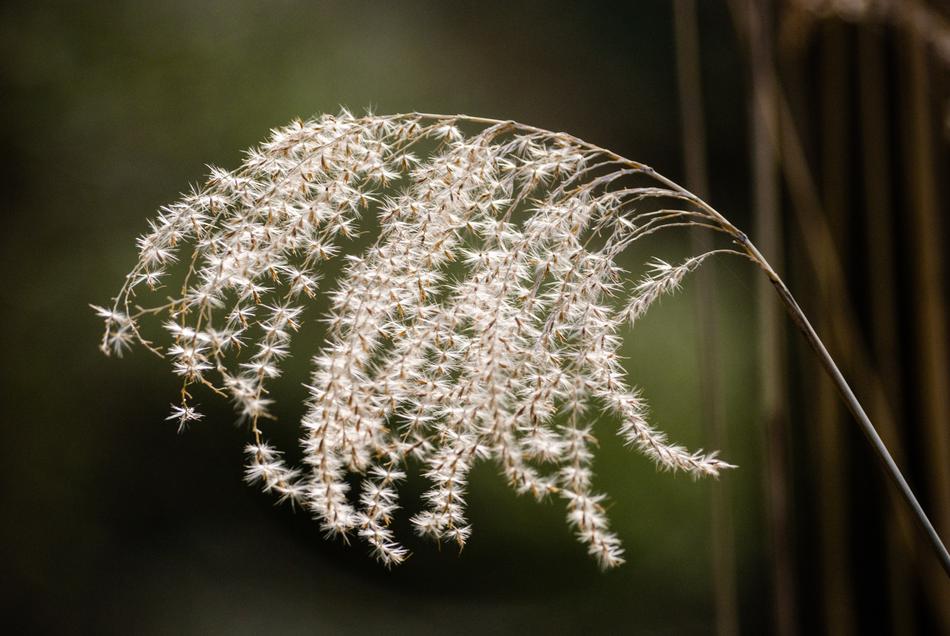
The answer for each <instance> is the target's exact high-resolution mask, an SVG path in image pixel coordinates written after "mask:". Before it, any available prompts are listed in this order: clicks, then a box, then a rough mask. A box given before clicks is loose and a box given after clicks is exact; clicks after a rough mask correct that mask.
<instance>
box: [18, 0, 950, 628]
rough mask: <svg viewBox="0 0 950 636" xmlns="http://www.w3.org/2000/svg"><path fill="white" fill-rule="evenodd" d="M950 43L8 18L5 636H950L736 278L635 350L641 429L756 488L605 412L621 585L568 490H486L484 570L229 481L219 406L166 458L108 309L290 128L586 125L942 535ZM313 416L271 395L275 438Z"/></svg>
mask: <svg viewBox="0 0 950 636" xmlns="http://www.w3.org/2000/svg"><path fill="white" fill-rule="evenodd" d="M697 5H698V6H697ZM948 17H950V13H948V11H947V5H946V4H943V3H941V2H938V1H936V0H935V1H933V2H927V1H925V0H914V1H913V2H896V1H893V2H887V1H882V0H878V1H873V0H851V1H840V2H835V1H832V0H797V1H795V2H791V1H784V2H758V1H755V0H737V1H736V2H732V3H727V2H718V1H716V2H713V1H709V2H707V1H700V2H692V1H688V0H678V1H677V2H673V3H669V2H660V1H642V2H626V3H580V2H577V3H574V2H523V3H514V2H477V3H467V2H386V3H383V2H378V3H369V2H305V1H290V0H275V1H272V2H253V1H251V0H231V1H223V0H221V1H212V0H207V1H194V0H187V1H186V0H167V1H164V2H151V3H150V2H133V1H130V0H125V1H119V2H65V1H64V2H54V3H50V2H43V1H39V0H36V1H33V2H20V3H5V4H4V5H3V8H2V9H0V53H2V54H0V87H2V88H0V93H2V95H3V97H2V99H0V115H2V120H0V121H2V123H0V139H2V142H3V154H4V159H5V161H4V169H3V171H2V174H3V188H2V190H0V201H2V207H3V228H2V230H0V262H2V265H3V267H2V269H3V277H4V282H3V287H2V291H0V311H2V316H3V318H2V320H3V323H2V329H0V334H2V335H0V338H2V340H0V343H2V351H3V364H2V365H0V374H2V376H0V387H2V389H0V391H2V402H0V403H2V405H3V409H2V413H3V418H2V419H3V444H2V447H0V448H2V450H0V480H2V481H0V510H2V511H3V513H2V522H0V564H2V565H0V585H2V587H3V590H2V594H0V608H2V616H3V623H4V626H5V627H4V631H5V632H6V633H11V634H14V633H15V634H19V633H90V634H112V633H115V634H215V633H226V634H261V633H273V634H283V633H290V634H297V633H318V634H336V633H354V634H362V633H409V634H427V633H434V634H447V633H453V634H455V633H459V634H461V633H472V634H476V633H489V634H509V633H511V634H515V633H517V634H522V633H551V634H554V633H566V634H570V633H577V634H591V633H648V634H708V633H719V634H734V633H739V632H745V633H750V634H758V633H779V634H794V633H833V634H845V635H846V634H857V633H861V634H868V633H941V632H942V633H950V619H948V616H947V611H948V608H950V588H948V584H947V578H946V576H945V575H943V574H942V573H941V571H940V570H939V568H938V566H937V565H936V560H935V559H934V557H933V555H932V554H931V553H929V552H927V550H926V546H925V544H924V543H923V540H922V538H921V536H920V535H919V534H918V533H917V531H916V529H915V528H913V526H911V525H910V524H909V521H908V517H907V516H906V514H905V513H904V512H903V511H902V509H901V508H900V506H899V505H896V504H895V502H894V500H893V497H892V496H891V495H892V491H891V490H890V489H889V484H887V483H886V482H885V480H884V478H883V473H882V471H881V470H880V469H879V467H878V465H877V464H876V460H875V458H874V457H873V456H872V455H871V454H870V453H869V451H868V448H867V445H866V444H865V442H864V440H863V439H862V438H861V437H860V435H858V434H857V433H856V428H855V427H854V426H853V424H852V422H851V421H850V420H849V419H848V417H847V416H846V413H845V412H844V411H843V409H842V408H841V407H840V406H838V402H837V399H836V396H835V395H834V393H833V391H832V389H831V388H830V385H829V384H828V383H827V382H825V381H824V380H823V379H822V377H821V375H820V373H819V370H818V367H817V366H816V365H815V363H814V362H813V361H812V359H811V358H810V356H809V355H808V353H807V352H806V351H804V349H803V348H802V347H801V344H800V342H799V339H798V337H797V334H795V333H793V332H792V330H791V328H790V326H789V325H788V324H787V323H786V321H785V319H784V317H783V316H782V315H781V314H780V313H778V311H779V309H778V305H777V304H776V303H775V300H774V298H772V296H771V295H763V294H762V289H761V287H760V284H759V280H758V275H757V274H756V272H754V271H751V269H750V267H749V266H747V265H745V264H743V263H739V262H728V263H727V262H723V263H721V264H717V265H716V266H715V268H714V270H713V272H712V273H711V274H709V275H706V276H703V277H701V278H699V279H698V280H694V281H691V282H690V283H688V284H687V285H686V288H685V291H684V293H682V294H680V295H678V296H675V297H672V298H669V299H667V300H665V301H664V302H663V304H662V305H661V306H659V307H657V308H655V309H654V310H653V312H652V313H651V314H650V315H649V316H648V317H647V318H645V319H644V321H643V322H642V323H641V324H640V325H639V326H638V327H637V330H636V331H635V332H633V333H631V334H629V336H628V338H627V342H626V344H625V348H624V354H625V355H626V356H627V357H628V364H627V367H628V371H629V374H630V377H631V378H632V379H633V381H634V382H635V383H636V384H638V385H639V386H640V387H642V388H643V391H644V394H645V395H646V397H647V398H648V399H649V401H650V402H651V404H652V411H653V417H654V419H655V421H656V422H657V423H658V424H659V425H660V426H661V427H662V428H664V429H665V430H667V431H669V432H670V434H671V435H672V436H673V437H674V438H675V439H676V440H679V441H682V442H684V443H686V444H687V445H689V446H691V447H701V446H706V447H720V448H721V449H722V452H723V455H724V456H725V457H726V458H727V459H728V460H730V461H733V462H734V463H737V464H739V465H740V469H739V470H736V471H733V472H730V473H729V474H727V475H725V476H724V477H723V478H722V479H721V480H720V481H719V482H718V483H709V482H698V483H697V482H692V481H691V480H689V479H688V478H683V477H681V476H680V477H674V476H670V475H668V474H658V473H656V472H655V471H654V468H653V466H652V465H651V464H650V462H648V461H647V460H645V459H644V458H642V457H640V456H638V455H637V454H635V453H632V452H629V451H628V450H626V449H624V448H622V446H621V444H620V442H619V440H617V438H616V437H615V436H613V434H612V430H611V429H612V428H615V422H610V421H604V422H601V423H599V424H598V428H597V430H598V433H599V436H600V439H601V442H602V443H601V446H600V448H599V451H598V452H599V455H598V459H597V462H596V465H595V469H596V471H597V474H598V484H599V486H600V488H601V489H603V490H606V491H607V492H608V493H610V495H611V499H610V516H611V519H612V521H613V523H614V525H615V527H616V529H617V531H618V533H619V535H620V537H621V538H622V540H623V541H624V543H625V545H626V548H627V556H628V563H627V564H626V565H624V566H623V567H621V568H619V569H617V570H615V571H611V572H608V573H602V572H600V571H599V570H598V569H597V567H596V565H595V564H594V563H593V562H592V561H591V560H590V559H588V558H587V557H586V555H585V554H584V549H583V548H582V547H581V546H580V545H579V544H577V543H576V542H575V541H574V540H573V538H572V537H571V536H570V532H569V531H568V529H567V527H566V525H565V523H564V520H563V506H562V504H561V503H560V502H559V501H556V500H555V501H552V502H549V503H547V504H540V505H539V504H537V503H535V502H533V501H532V500H530V499H527V498H518V497H517V496H516V495H515V494H513V493H512V492H511V491H510V489H508V488H507V487H506V485H505V484H504V480H503V478H502V477H500V476H499V475H498V474H497V470H496V469H495V468H494V467H493V466H490V465H485V466H481V467H480V468H479V469H477V470H476V472H475V475H474V476H473V479H472V486H471V519H472V521H473V524H474V534H473V537H472V540H471V541H470V543H469V545H468V546H467V547H466V549H465V551H464V552H463V553H462V554H461V555H459V554H457V553H456V551H455V550H454V549H446V548H443V549H442V550H441V551H440V550H439V549H438V548H437V546H434V545H432V544H428V543H424V542H411V543H410V545H411V547H412V548H413V550H414V555H413V557H412V558H411V559H410V561H409V562H408V563H407V564H405V565H404V566H402V567H399V568H397V569H395V570H392V571H387V570H385V569H384V568H382V567H380V566H378V565H376V564H375V563H374V562H373V561H372V560H371V559H370V558H368V557H367V556H366V554H365V550H364V549H363V547H362V546H361V545H358V544H357V545H355V546H353V547H350V548H345V547H343V546H341V545H340V543H339V542H331V541H326V540H324V539H323V538H322V537H321V536H320V533H319V530H318V528H317V527H316V525H315V524H314V523H313V522H312V521H311V520H310V519H309V518H308V516H307V515H306V514H302V513H299V512H298V513H296V514H295V513H293V512H292V511H290V510H289V509H287V508H284V507H280V508H276V507H274V506H273V505H272V503H271V499H270V498H269V497H268V496H266V495H263V494H261V493H259V492H257V491H256V490H254V489H251V488H247V487H245V486H244V485H243V483H242V466H241V461H242V453H241V448H242V446H243V444H244V443H245V441H246V436H247V434H246V431H244V430H242V429H240V428H238V427H235V426H234V425H233V416H232V415H231V414H230V412H229V409H228V407H227V405H224V404H220V405H217V406H213V403H212V402H211V400H210V399H206V400H204V404H205V406H206V409H208V410H210V412H209V413H208V416H207V417H206V419H205V420H204V421H202V422H201V423H200V425H196V426H194V427H192V429H191V430H189V431H188V432H187V433H185V434H181V435H178V434H176V430H175V429H176V427H175V425H174V424H173V423H171V422H165V421H164V419H163V418H164V417H165V415H166V414H167V411H168V405H169V402H172V401H174V399H175V394H176V383H175V380H174V378H173V377H172V376H171V374H170V373H168V369H167V367H166V363H165V362H164V361H162V360H159V359H157V358H154V357H151V356H150V355H148V354H147V353H145V352H143V351H135V352H134V353H133V354H132V355H130V356H128V357H126V358H124V359H122V360H115V359H107V358H105V357H103V356H102V355H101V354H100V353H99V351H98V350H97V343H98V337H99V333H100V331H99V330H100V327H101V323H100V321H99V320H98V319H97V318H96V317H95V316H94V315H93V313H92V311H91V310H90V309H89V308H88V306H87V303H90V302H92V303H99V304H105V303H107V302H108V300H109V298H110V297H111V295H112V294H114V293H115V291H116V290H117V289H118V287H119V285H120V283H121V281H122V278H123V276H124V275H125V272H127V271H128V270H129V269H130V268H131V266H132V264H133V262H134V260H135V258H136V251H135V248H134V238H135V236H137V235H138V234H139V233H141V232H143V231H144V230H145V228H146V218H147V217H148V216H150V215H151V214H152V213H153V211H154V210H156V209H157V208H158V206H160V205H161V204H163V203H168V202H171V201H173V200H174V199H175V198H176V197H177V193H178V192H180V191H182V190H184V189H185V188H186V187H187V185H188V184H190V183H195V182H198V181H200V180H202V179H203V177H204V175H205V174H206V170H207V169H206V167H205V166H206V164H209V163H214V164H219V165H222V166H224V167H228V168H232V167H234V166H236V165H237V164H238V163H239V161H240V158H241V151H242V149H244V148H247V147H249V146H251V145H253V144H255V143H256V142H258V141H259V140H261V139H262V138H263V137H264V136H265V135H266V134H267V131H268V130H269V128H271V127H273V126H277V125H281V124H283V123H285V122H287V121H289V120H290V119H292V118H294V117H307V116H309V115H312V114H318V113H322V112H326V111H330V112H334V111H336V110H338V109H339V107H340V106H346V107H349V108H351V109H354V110H357V111H359V110H362V109H364V108H366V107H371V108H373V109H374V110H375V111H377V112H381V113H391V112H404V111H412V110H420V111H429V112H446V113H457V112H464V113H469V114H477V115H485V116H490V117H497V118H513V119H517V120H521V121H524V122H526V123H531V124H534V125H538V126H542V127H546V128H551V129H555V130H565V131H569V132H571V133H573V134H575V135H577V136H579V137H581V138H584V139H587V140H590V141H592V142H595V143H598V144H600V145H602V146H606V147H609V148H611V149H614V150H616V151H618V152H620V153H621V154H624V155H626V156H629V157H631V158H634V159H637V160H639V161H643V162H646V163H649V164H651V165H653V166H654V167H656V168H657V169H658V170H660V171H661V172H662V173H664V174H666V175H668V176H671V177H673V178H675V179H678V180H681V181H684V182H687V183H688V185H690V186H691V187H694V188H695V189H697V190H698V191H704V192H705V193H706V194H707V196H708V197H709V199H710V200H711V201H712V202H713V204H714V205H716V206H717V207H718V208H719V209H720V210H723V211H725V212H726V213H727V215H729V216H730V218H731V219H732V220H733V221H734V222H735V223H736V224H737V225H739V226H740V227H744V228H748V230H749V232H750V234H751V235H753V236H755V237H758V241H759V243H760V245H761V246H762V247H763V251H765V252H766V255H767V256H769V257H770V258H772V259H773V262H774V264H775V265H776V267H777V268H778V269H779V270H780V271H782V272H786V273H787V274H788V280H789V283H790V286H791V287H792V289H793V291H794V292H796V294H798V295H799V297H800V301H801V303H802V305H803V306H804V308H805V310H806V313H808V314H809V315H811V316H812V317H813V318H814V319H815V323H816V326H817V328H818V330H819V332H820V333H821V334H822V335H823V336H825V337H827V340H828V344H829V346H830V348H831V349H832V352H833V353H834V354H835V355H836V357H838V358H839V360H840V361H841V362H842V366H843V368H844V369H845V372H846V374H847V375H848V376H849V377H850V378H852V379H853V380H854V382H855V389H856V391H857V393H858V394H859V396H860V397H861V398H862V400H863V401H865V402H866V404H867V407H868V409H869V410H870V411H871V414H872V418H873V419H874V420H875V421H876V422H877V423H878V425H879V427H880V428H881V429H882V434H883V435H884V437H885V439H886V440H887V441H888V443H889V444H890V445H891V446H892V448H894V450H895V456H896V457H897V459H898V461H899V462H900V463H901V465H902V466H903V467H904V468H905V470H906V474H907V476H908V479H909V480H910V481H911V483H912V485H913V486H914V487H915V489H916V490H917V491H918V493H919V495H920V496H921V498H922V501H923V503H924V505H925V507H926V508H927V509H928V510H929V511H931V513H932V517H933V519H934V522H935V524H936V525H937V527H938V529H939V530H940V531H941V532H942V534H943V536H944V537H945V538H946V537H950V477H948V470H950V429H948V421H950V402H948V399H950V381H948V377H950V375H948V365H950V358H948V346H947V337H948V332H947V330H948V321H947V313H946V311H947V310H946V301H947V297H948V295H947V294H948V288H947V283H946V281H945V278H944V274H945V273H946V271H947V263H946V261H947V257H946V253H945V248H946V246H947V245H948V244H950V243H948V238H947V225H948V223H947V212H948V204H947V200H948V194H950V193H948V181H950V179H948V177H950V169H948V168H950V162H948V152H947V149H948V130H950V106H948V103H950V102H948V97H950V80H948V73H947V69H948V67H950V29H948V26H947V25H948V22H947V20H948ZM697 157H698V158H701V159H703V160H704V161H699V162H697V161H696V158H697ZM690 240H691V239H690V237H689V236H688V235H683V236H679V237H676V236H671V237H670V238H668V239H662V240H658V241H654V242H652V243H649V244H646V243H644V244H642V245H643V246H642V247H638V248H637V250H636V252H635V253H631V254H630V255H629V259H630V263H629V265H630V267H631V269H634V270H635V269H636V267H638V263H642V262H644V261H646V260H647V259H648V258H649V257H650V256H652V255H654V254H656V255H660V256H665V257H668V258H674V257H676V255H682V254H685V253H687V252H688V251H689V250H690V246H691V243H690ZM766 291H768V290H766ZM769 293H770V292H769ZM697 298H699V299H700V300H702V302H697ZM296 365H297V366H296V367H295V370H296V371H295V372H296V373H297V376H296V377H298V378H300V380H301V381H302V380H304V379H306V372H307V361H306V358H305V357H303V358H302V359H299V360H298V361H297V362H296ZM300 395H301V391H300V389H299V387H297V388H295V387H294V386H292V385H288V386H287V388H286V395H284V396H278V398H281V397H285V398H287V399H284V400H280V399H278V403H281V402H283V404H285V406H284V407H282V409H283V410H281V411H279V412H278V415H279V416H280V426H281V429H280V430H279V431H277V432H275V433H274V435H275V436H276V437H277V438H278V439H279V440H282V441H284V442H285V443H284V446H292V445H293V442H294V439H295V437H296V424H295V421H294V420H295V418H296V417H299V412H297V411H296V410H295V408H294V400H296V399H297V398H298V397H299V396H300ZM297 408H298V409H299V406H298V407H297ZM419 488H420V486H419V484H418V483H416V482H413V483H410V484H409V487H408V490H409V491H410V492H418V490H419ZM409 501H412V499H411V497H410V498H409ZM404 529H405V528H404ZM8 630H9V631H8ZM943 630H948V631H943Z"/></svg>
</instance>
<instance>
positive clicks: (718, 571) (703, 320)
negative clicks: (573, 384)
mask: <svg viewBox="0 0 950 636" xmlns="http://www.w3.org/2000/svg"><path fill="white" fill-rule="evenodd" d="M673 27H674V35H675V41H676V61H677V65H676V66H677V79H678V86H679V94H680V107H681V116H682V123H683V127H682V128H683V159H684V163H685V168H686V184H687V187H689V188H690V189H691V190H692V191H694V192H698V193H699V195H700V196H702V197H706V196H708V194H709V184H708V178H707V173H708V171H707V168H706V131H705V127H704V125H703V97H702V77H701V73H700V70H699V63H700V52H699V50H700V49H699V32H698V31H699V29H698V26H697V18H696V1H695V0H676V2H675V3H674V4H673ZM690 239H691V244H692V249H693V252H694V253H696V254H706V253H707V252H709V251H710V250H712V249H713V240H712V236H711V235H710V233H709V232H706V231H703V228H700V227H694V228H692V229H691V231H690ZM714 277H715V270H714V269H712V263H710V264H708V265H707V266H706V267H704V268H702V269H701V270H700V271H698V272H697V273H696V292H697V293H696V314H697V317H698V320H697V325H698V330H699V331H698V343H699V347H698V355H699V367H700V378H699V380H700V391H701V393H702V400H703V404H704V405H705V408H706V411H707V416H706V417H704V418H703V421H704V423H705V426H706V438H707V439H708V441H709V445H710V446H711V447H712V448H722V447H724V446H725V443H724V442H725V438H726V431H725V426H724V425H723V419H724V418H723V412H722V401H721V399H720V398H719V395H720V382H719V377H720V370H719V369H718V368H717V360H718V359H719V355H718V335H717V331H718V320H717V316H716V312H715V310H714V308H715V303H714V302H713V301H714V300H715V299H714V292H713V289H714V284H715V280H714ZM726 488H727V484H726V482H724V481H717V482H715V483H713V484H712V485H711V487H710V490H711V493H710V495H711V497H710V508H711V519H710V531H711V535H712V540H711V548H712V570H713V572H712V574H713V579H712V586H713V591H714V598H715V606H716V633H717V634H719V635H720V636H727V635H730V634H738V633H739V611H738V602H737V600H736V577H735V533H734V530H733V520H732V514H731V509H730V504H731V498H730V496H729V492H728V491H727V490H726Z"/></svg>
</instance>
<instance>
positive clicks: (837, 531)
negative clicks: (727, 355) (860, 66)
mask: <svg viewBox="0 0 950 636" xmlns="http://www.w3.org/2000/svg"><path fill="white" fill-rule="evenodd" d="M846 37H847V34H846V33H845V32H844V27H843V25H842V24H841V23H840V22H838V21H836V20H829V21H827V22H825V23H823V24H822V30H821V59H820V62H819V64H820V68H819V75H820V78H819V87H820V89H819V91H820V92H819V94H818V102H819V109H820V117H821V119H820V122H821V124H820V130H821V136H820V137H821V143H820V146H819V149H820V152H821V167H822V190H823V192H822V195H823V196H822V201H823V204H824V210H825V213H826V215H827V216H826V218H827V219H828V223H829V224H830V229H831V238H832V241H831V242H830V243H825V244H823V245H822V247H823V248H824V249H823V250H822V251H820V253H819V256H820V258H821V265H820V266H819V267H818V268H817V278H818V283H819V284H818V285H817V286H815V287H814V288H813V289H812V293H811V299H812V300H813V302H814V305H815V306H820V307H830V306H832V305H834V304H835V303H836V302H837V298H835V296H834V294H833V292H832V291H831V286H830V285H828V283H827V282H826V280H827V278H828V275H827V272H828V271H829V270H830V269H831V267H830V266H829V265H828V264H827V263H829V262H831V261H833V260H835V259H836V258H841V260H842V261H844V262H847V261H848V249H849V245H848V244H849V232H848V231H847V230H848V227H849V218H848V216H849V214H848V213H849V210H850V201H849V198H850V197H849V193H850V188H849V186H850V184H849V182H848V178H849V174H848V143H849V132H850V130H849V125H848V123H849V122H848V118H849V115H850V113H849V97H850V92H849V86H848V61H849V56H848V53H849V51H848V47H847V39H846ZM818 329H819V331H821V333H825V334H830V336H831V337H830V338H829V339H828V342H829V343H830V346H831V348H832V349H833V350H834V351H835V352H836V354H837V355H838V359H839V360H841V361H842V362H843V364H844V365H845V366H846V367H849V366H850V364H849V361H850V359H851V357H852V356H851V355H850V351H849V350H850V347H848V346H844V344H843V343H841V342H839V341H838V339H837V338H835V337H834V330H833V329H832V326H831V317H830V315H829V313H828V312H819V314H818ZM817 371H818V369H817V368H815V370H814V372H811V373H809V376H810V377H811V378H812V385H813V386H812V391H813V394H814V395H815V396H816V404H815V415H816V417H815V418H814V419H813V420H812V419H811V418H809V420H810V421H811V422H812V431H811V433H812V436H813V441H812V444H811V449H810V450H812V452H814V453H815V458H816V460H817V461H816V468H817V474H816V478H817V492H816V495H817V496H816V497H815V503H816V505H817V513H818V519H819V523H818V530H819V535H818V536H819V539H818V543H819V553H820V555H821V558H820V568H819V571H820V572H821V585H822V590H821V594H820V598H821V602H822V605H823V608H822V609H823V616H824V620H823V623H824V624H825V625H826V626H827V628H828V632H829V633H831V634H837V635H839V636H849V635H850V634H854V633H855V629H856V624H855V616H854V598H853V585H852V582H851V580H850V574H851V562H850V547H851V543H850V541H849V537H851V527H850V526H851V523H850V510H849V508H850V502H849V497H848V490H849V489H848V481H847V476H848V473H849V465H850V453H849V449H848V444H847V440H846V439H845V437H844V430H843V428H842V417H841V416H842V413H841V408H840V403H839V401H838V396H837V395H835V388H834V386H833V385H832V383H831V382H828V381H827V379H826V378H824V377H823V376H822V374H821V373H818V372H817Z"/></svg>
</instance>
